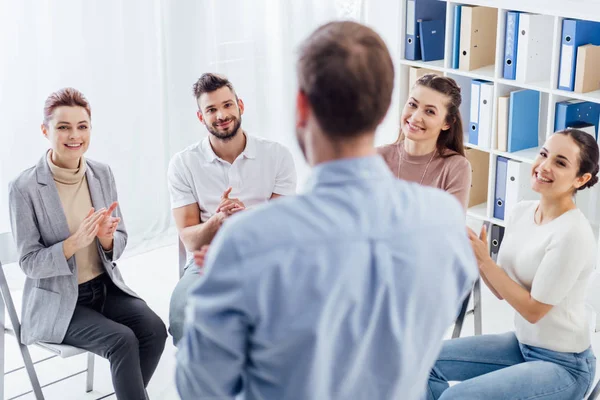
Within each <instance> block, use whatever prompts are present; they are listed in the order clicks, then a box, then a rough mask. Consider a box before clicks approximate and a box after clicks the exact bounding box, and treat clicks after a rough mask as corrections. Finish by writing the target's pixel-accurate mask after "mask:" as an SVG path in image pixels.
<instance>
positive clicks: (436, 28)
mask: <svg viewBox="0 0 600 400" xmlns="http://www.w3.org/2000/svg"><path fill="white" fill-rule="evenodd" d="M419 36H420V41H421V59H422V60H423V61H436V60H443V59H444V47H445V43H446V42H445V40H444V39H445V37H446V21H445V20H443V19H434V20H431V21H421V22H419Z"/></svg>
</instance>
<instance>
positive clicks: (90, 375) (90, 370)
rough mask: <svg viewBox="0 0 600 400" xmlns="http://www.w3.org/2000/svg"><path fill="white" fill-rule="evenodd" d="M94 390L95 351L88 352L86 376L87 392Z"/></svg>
mask: <svg viewBox="0 0 600 400" xmlns="http://www.w3.org/2000/svg"><path fill="white" fill-rule="evenodd" d="M92 390H94V353H87V374H86V378H85V391H86V393H89V392H91V391H92Z"/></svg>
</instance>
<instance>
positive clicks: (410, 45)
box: [404, 0, 446, 61]
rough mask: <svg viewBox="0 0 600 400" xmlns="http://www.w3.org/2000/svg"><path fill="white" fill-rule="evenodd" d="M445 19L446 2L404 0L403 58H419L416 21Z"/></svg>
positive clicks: (419, 49)
mask: <svg viewBox="0 0 600 400" xmlns="http://www.w3.org/2000/svg"><path fill="white" fill-rule="evenodd" d="M436 19H438V20H444V21H445V20H446V2H445V1H438V0H406V31H405V40H406V45H405V47H404V58H406V59H407V60H413V61H415V60H420V59H421V41H420V37H419V24H418V21H430V20H436Z"/></svg>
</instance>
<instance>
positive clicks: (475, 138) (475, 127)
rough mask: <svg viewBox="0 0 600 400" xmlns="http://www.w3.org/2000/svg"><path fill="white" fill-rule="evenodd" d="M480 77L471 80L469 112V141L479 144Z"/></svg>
mask: <svg viewBox="0 0 600 400" xmlns="http://www.w3.org/2000/svg"><path fill="white" fill-rule="evenodd" d="M482 82H483V81H481V80H479V79H473V80H472V81H471V108H470V113H469V143H471V144H474V145H478V144H479V99H480V96H481V83H482Z"/></svg>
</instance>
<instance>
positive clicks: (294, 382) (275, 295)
mask: <svg viewBox="0 0 600 400" xmlns="http://www.w3.org/2000/svg"><path fill="white" fill-rule="evenodd" d="M477 276H478V271H477V266H476V263H475V259H474V256H473V253H472V250H471V247H470V245H469V241H468V238H467V233H466V228H465V220H464V214H463V211H462V208H461V206H460V205H459V203H458V202H457V201H456V200H455V199H454V198H453V197H452V196H451V195H449V194H447V193H444V192H442V191H440V190H438V189H433V188H426V187H423V186H419V185H417V184H414V183H408V182H403V181H400V180H397V179H395V178H394V176H393V175H392V174H391V172H390V171H389V170H388V167H387V166H386V165H385V163H384V162H383V160H382V159H381V158H380V157H379V156H373V157H364V158H355V159H344V160H339V161H333V162H328V163H324V164H321V165H319V166H317V167H316V168H314V169H313V173H312V185H311V188H310V190H309V191H308V192H307V193H306V194H304V195H299V196H295V197H287V198H281V199H277V200H275V201H273V202H271V204H266V205H264V206H260V207H259V208H257V209H255V210H252V211H246V212H244V213H241V214H239V215H237V216H236V217H234V218H232V219H231V220H230V221H228V222H226V223H225V224H224V225H223V227H222V228H221V231H220V232H219V233H218V234H217V236H216V238H215V240H214V241H213V243H212V245H211V249H210V251H209V254H208V256H207V260H206V264H205V276H204V278H203V280H202V281H201V282H200V283H199V284H198V285H197V286H196V287H194V288H193V290H192V291H191V293H190V297H189V302H188V307H187V310H186V311H187V312H186V322H185V333H184V337H183V339H182V341H181V347H180V351H179V352H178V354H177V376H176V380H177V388H178V390H179V393H180V395H181V397H182V399H184V400H192V399H194V400H198V399H230V398H233V397H234V396H236V395H237V394H239V393H242V392H243V393H244V395H245V400H255V399H265V400H266V399H268V400H283V399H302V400H331V399H352V400H360V399H368V400H388V399H408V400H410V399H419V398H420V397H421V395H422V394H423V393H424V390H425V387H426V382H427V378H428V376H429V371H430V369H431V367H432V366H433V364H434V362H435V359H436V357H437V355H438V352H439V350H440V347H441V341H442V337H443V335H444V333H445V331H446V330H447V328H448V327H449V326H451V324H452V322H453V321H454V319H455V318H456V316H457V313H458V310H459V308H460V304H461V302H462V300H463V299H464V298H465V296H466V295H467V293H468V292H469V290H470V289H471V286H472V285H473V283H474V281H475V279H476V278H477Z"/></svg>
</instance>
